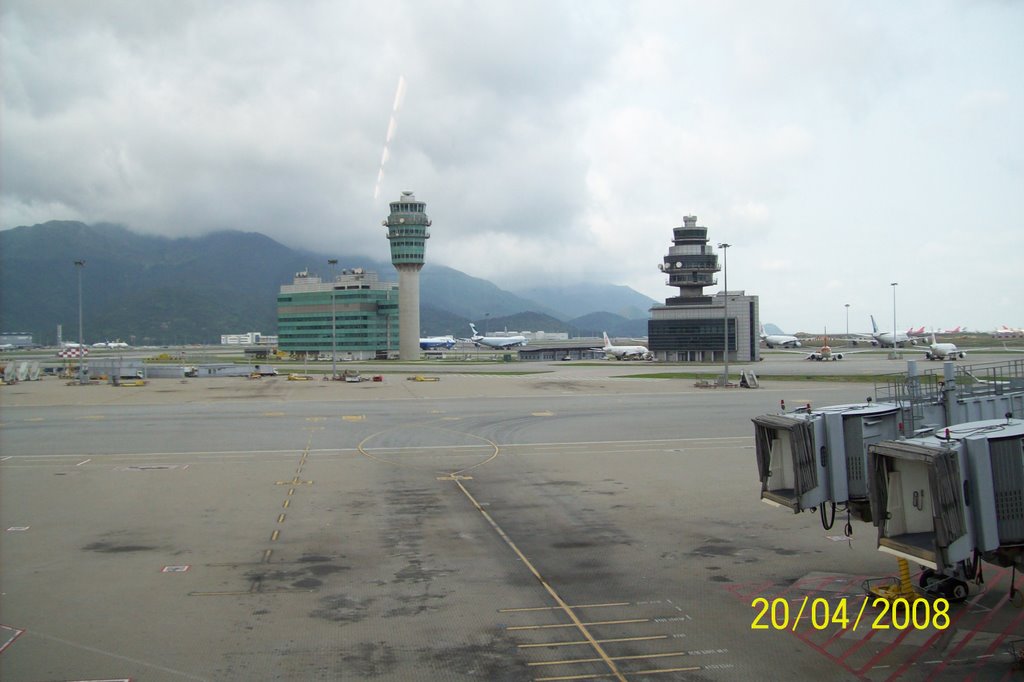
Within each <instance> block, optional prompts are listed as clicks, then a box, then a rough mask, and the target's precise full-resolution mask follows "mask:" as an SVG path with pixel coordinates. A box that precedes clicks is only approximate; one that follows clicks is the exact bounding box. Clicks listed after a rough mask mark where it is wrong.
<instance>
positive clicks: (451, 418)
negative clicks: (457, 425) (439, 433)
mask: <svg viewBox="0 0 1024 682" xmlns="http://www.w3.org/2000/svg"><path fill="white" fill-rule="evenodd" d="M441 421H443V422H458V421H462V417H441Z"/></svg>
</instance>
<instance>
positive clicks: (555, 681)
mask: <svg viewBox="0 0 1024 682" xmlns="http://www.w3.org/2000/svg"><path fill="white" fill-rule="evenodd" d="M700 669H701V668H700V666H699V665H694V666H691V667H689V668H666V669H664V670H631V671H629V674H630V676H631V677H633V676H636V675H659V674H662V673H685V672H693V671H694V670H700ZM608 677H619V678H620V679H624V678H622V674H621V673H619V674H613V673H605V674H603V675H559V676H558V677H535V678H533V682H562V681H563V680H599V679H605V678H608Z"/></svg>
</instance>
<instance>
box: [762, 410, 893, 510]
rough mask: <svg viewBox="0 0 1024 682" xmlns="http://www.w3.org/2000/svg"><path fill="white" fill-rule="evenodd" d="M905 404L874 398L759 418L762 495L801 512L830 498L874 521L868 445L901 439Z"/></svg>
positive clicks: (828, 500)
mask: <svg viewBox="0 0 1024 682" xmlns="http://www.w3.org/2000/svg"><path fill="white" fill-rule="evenodd" d="M900 419H901V416H900V406H899V405H895V404H884V403H883V404H879V403H873V402H867V403H856V404H852V405H835V406H832V407H826V408H823V409H819V410H805V411H803V412H802V413H791V414H784V415H763V416H761V417H757V418H755V419H754V420H753V421H754V434H755V439H754V440H755V451H756V455H757V464H758V473H759V475H760V478H761V499H762V500H764V501H766V502H768V503H769V504H775V505H779V506H783V507H787V508H789V509H792V510H793V511H794V512H800V511H803V510H805V509H812V510H813V509H814V508H815V507H818V506H820V505H823V504H825V503H826V502H830V503H833V504H840V503H842V504H847V506H848V508H849V509H850V510H851V512H852V513H853V514H854V515H855V516H856V517H857V518H861V519H863V520H866V521H869V520H870V518H871V517H870V505H869V504H868V481H867V471H868V452H867V447H868V445H870V444H872V443H877V442H879V441H882V440H885V439H892V438H896V437H897V435H899V427H900Z"/></svg>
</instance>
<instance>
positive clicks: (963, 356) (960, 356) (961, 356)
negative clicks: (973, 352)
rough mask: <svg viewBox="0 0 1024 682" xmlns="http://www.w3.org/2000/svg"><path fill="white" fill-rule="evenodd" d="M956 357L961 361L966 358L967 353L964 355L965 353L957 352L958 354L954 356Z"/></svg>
mask: <svg viewBox="0 0 1024 682" xmlns="http://www.w3.org/2000/svg"><path fill="white" fill-rule="evenodd" d="M956 356H957V357H958V358H960V359H961V360H963V359H964V358H966V357H967V353H965V352H963V351H959V352H958V353H957V354H956Z"/></svg>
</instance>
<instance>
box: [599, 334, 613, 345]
mask: <svg viewBox="0 0 1024 682" xmlns="http://www.w3.org/2000/svg"><path fill="white" fill-rule="evenodd" d="M601 334H602V335H603V336H604V345H605V347H607V346H610V345H612V342H611V341H609V340H608V332H601Z"/></svg>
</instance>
